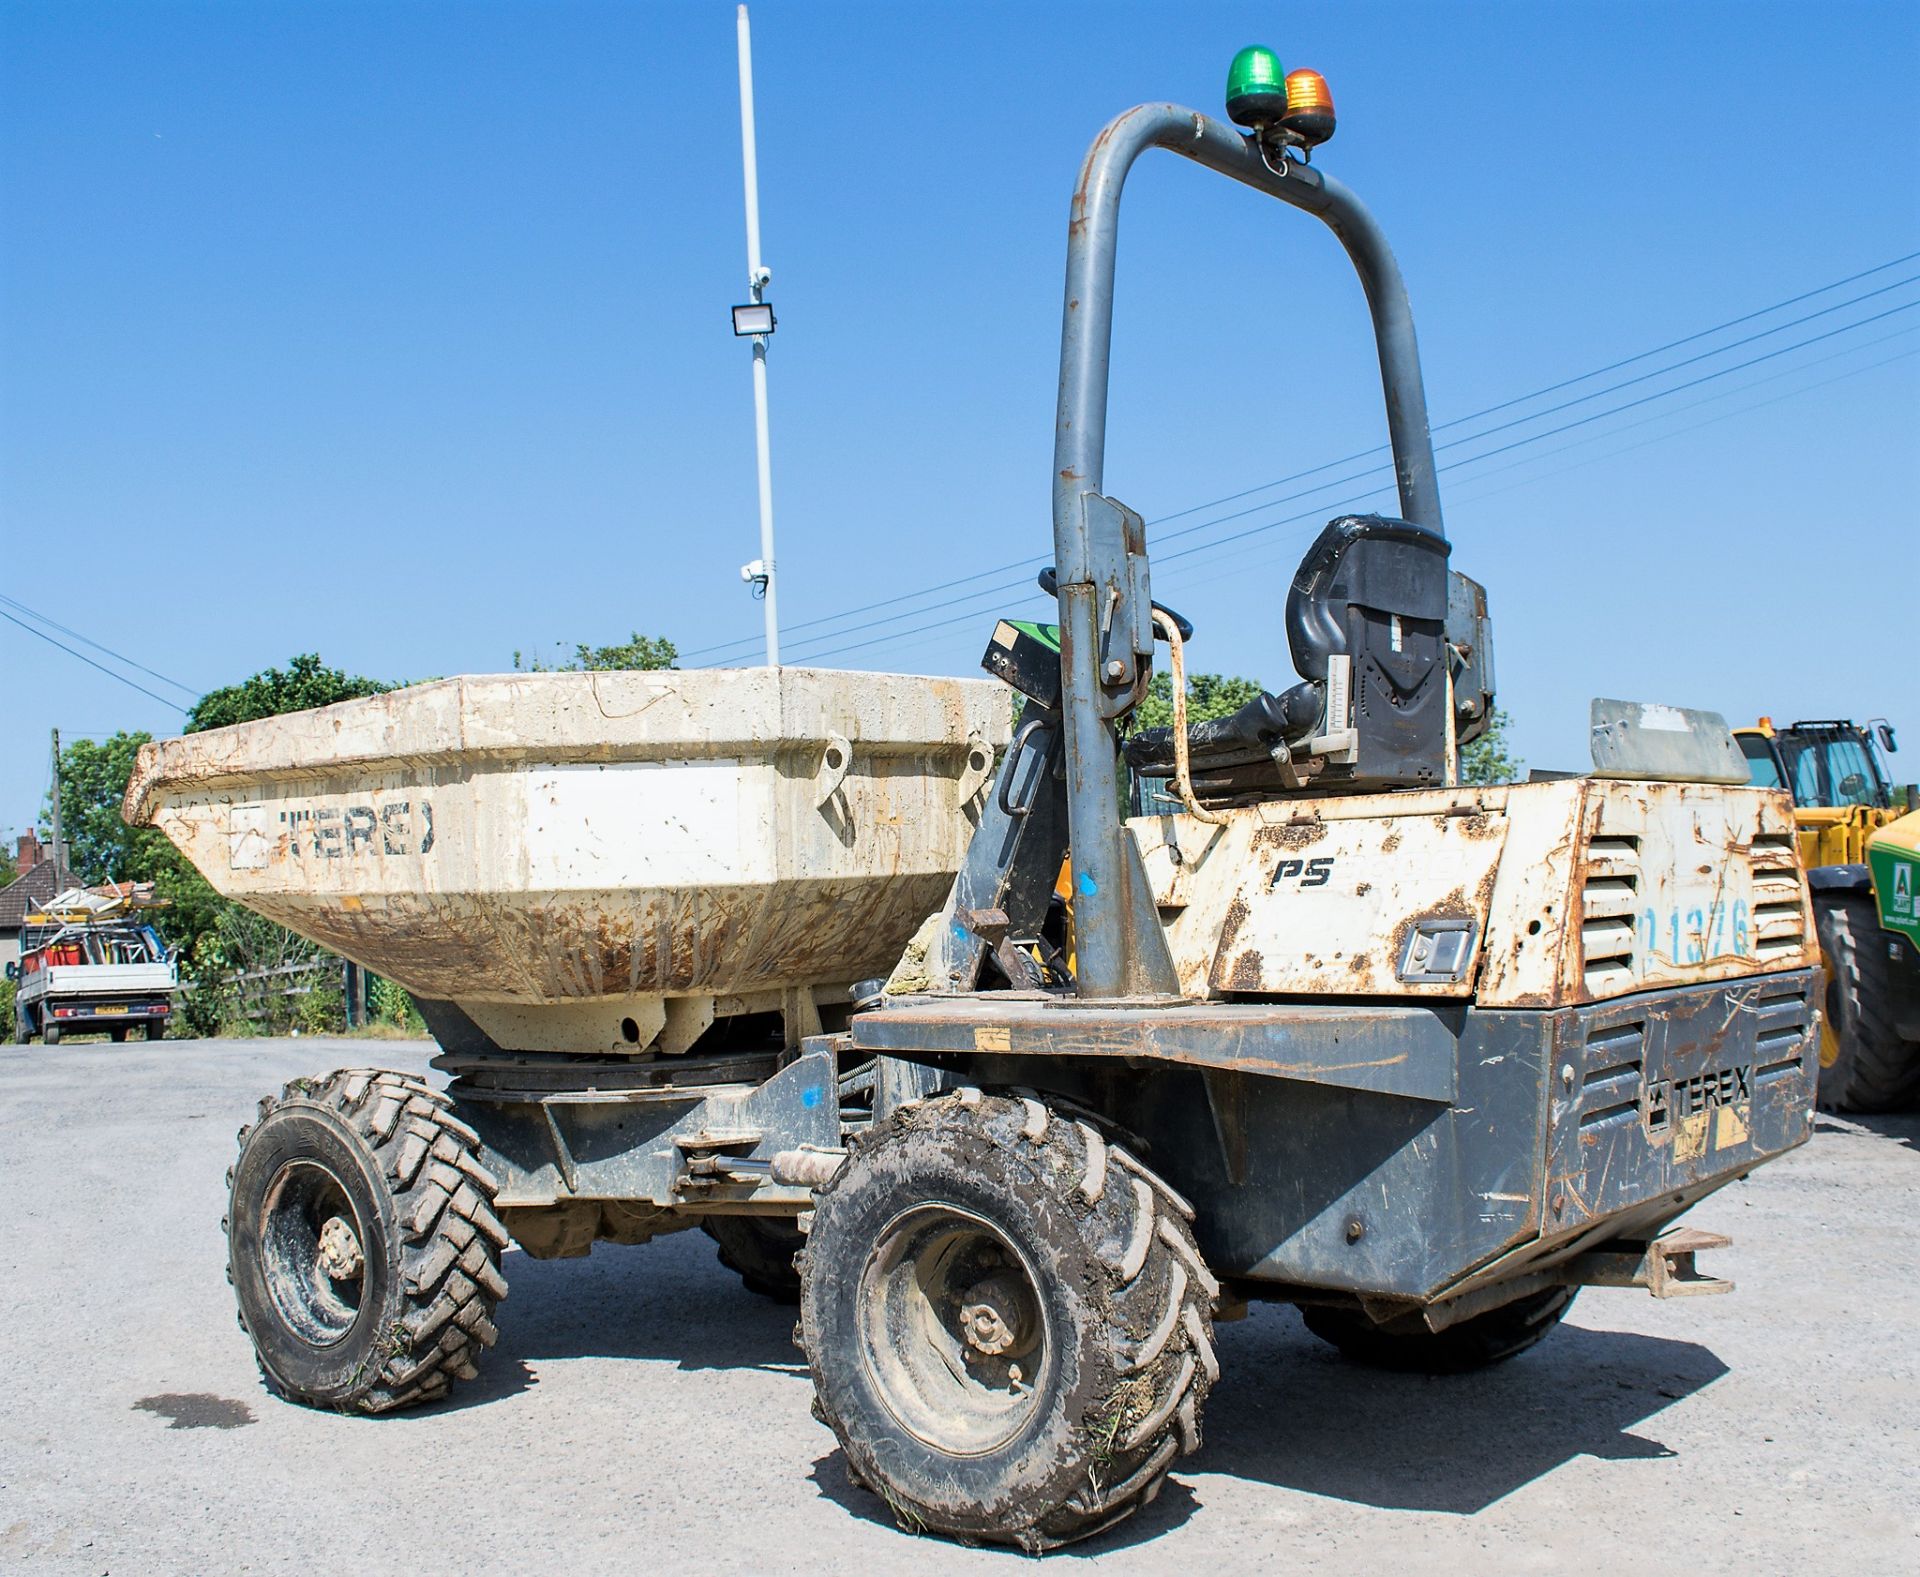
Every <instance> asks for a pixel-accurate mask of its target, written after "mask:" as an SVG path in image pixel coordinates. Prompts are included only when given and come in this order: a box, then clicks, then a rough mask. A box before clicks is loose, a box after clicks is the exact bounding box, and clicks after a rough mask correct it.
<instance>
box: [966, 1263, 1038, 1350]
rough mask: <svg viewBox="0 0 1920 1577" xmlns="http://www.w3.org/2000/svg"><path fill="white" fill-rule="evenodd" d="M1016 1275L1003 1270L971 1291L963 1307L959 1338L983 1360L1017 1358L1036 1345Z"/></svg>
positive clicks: (986, 1277)
mask: <svg viewBox="0 0 1920 1577" xmlns="http://www.w3.org/2000/svg"><path fill="white" fill-rule="evenodd" d="M1022 1290H1023V1289H1022V1282H1021V1278H1020V1275H1019V1273H1018V1272H1017V1271H1006V1270H1000V1271H996V1272H994V1274H992V1275H990V1276H985V1277H982V1278H981V1279H980V1280H979V1281H977V1282H975V1283H974V1284H973V1285H972V1286H971V1287H969V1288H968V1289H967V1291H966V1293H965V1295H964V1298H963V1301H962V1302H961V1305H960V1335H961V1338H962V1339H963V1340H964V1341H965V1342H966V1344H967V1346H968V1347H969V1348H971V1349H972V1350H973V1351H974V1352H976V1353H978V1354H979V1355H980V1356H981V1357H983V1358H1009V1357H1011V1358H1018V1357H1021V1356H1023V1355H1024V1354H1025V1353H1026V1352H1027V1351H1028V1349H1030V1348H1031V1347H1032V1346H1033V1344H1034V1337H1033V1336H1032V1335H1031V1334H1029V1333H1028V1332H1029V1328H1030V1327H1031V1326H1032V1325H1033V1323H1034V1322H1033V1321H1032V1320H1030V1319H1025V1318H1022V1310H1023V1309H1025V1308H1026V1307H1027V1303H1028V1300H1027V1299H1026V1298H1024V1297H1023V1296H1022V1295H1021V1294H1022Z"/></svg>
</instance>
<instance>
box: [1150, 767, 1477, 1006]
mask: <svg viewBox="0 0 1920 1577" xmlns="http://www.w3.org/2000/svg"><path fill="white" fill-rule="evenodd" d="M1508 792H1509V791H1508V790H1505V789H1493V790H1485V789H1483V790H1453V791H1444V792H1420V793H1408V794H1395V795H1365V796H1356V797H1353V798H1350V799H1348V800H1345V801H1339V800H1332V799H1324V800H1314V801H1295V802H1284V801H1283V802H1277V803H1275V804H1271V805H1259V806H1254V807H1251V808H1249V809H1247V810H1245V811H1238V812H1233V813H1230V814H1229V819H1228V823H1227V825H1226V826H1224V827H1222V828H1218V829H1211V828H1208V827H1206V826H1204V825H1202V824H1200V823H1198V822H1195V821H1193V820H1192V819H1191V818H1190V817H1159V818H1154V819H1152V820H1141V821H1137V822H1135V823H1133V827H1134V830H1135V832H1136V835H1138V836H1140V837H1141V838H1142V841H1143V844H1144V845H1145V849H1144V851H1143V852H1145V854H1146V856H1147V863H1148V870H1149V879H1150V880H1151V881H1153V883H1154V887H1155V898H1156V901H1157V902H1159V903H1161V904H1162V905H1163V908H1165V909H1169V910H1174V911H1177V912H1175V913H1173V914H1172V915H1171V916H1170V920H1169V926H1168V932H1169V938H1170V940H1171V941H1172V942H1173V947H1174V956H1175V960H1176V965H1177V967H1178V968H1179V970H1180V974H1181V983H1182V986H1183V988H1184V989H1185V990H1186V991H1187V992H1188V994H1189V995H1202V994H1204V995H1218V994H1222V993H1249V994H1252V993H1261V994H1272V995H1280V994H1289V995H1292V994H1315V995H1326V996H1412V997H1467V996H1471V995H1472V993H1473V981H1474V976H1475V973H1476V970H1475V960H1476V958H1477V955H1478V952H1479V948H1480V945H1481V939H1482V938H1483V937H1484V935H1485V932H1486V927H1487V924H1488V900H1489V898H1490V896H1491V893H1492V888H1493V882H1494V878H1495V875H1496V873H1497V872H1498V870H1499V866H1500V855H1501V849H1502V847H1503V845H1504V843H1505V841H1506V820H1505V815H1504V808H1503V807H1504V803H1505V799H1506V796H1507V794H1508ZM1427 922H1465V928H1464V933H1463V934H1464V936H1465V952H1464V953H1463V954H1462V955H1461V958H1460V966H1461V967H1460V968H1458V969H1457V970H1455V971H1453V972H1452V973H1451V974H1450V975H1449V976H1448V977H1446V978H1440V977H1436V976H1433V975H1431V974H1430V973H1423V972H1422V971H1420V969H1419V968H1418V964H1419V961H1418V960H1417V959H1414V958H1411V957H1410V950H1411V949H1413V948H1415V947H1416V946H1417V944H1418V943H1419V941H1420V938H1421V936H1422V934H1423V931H1424V928H1425V926H1426V923H1427ZM1441 929H1443V930H1444V929H1446V927H1445V925H1444V924H1443V925H1442V926H1441Z"/></svg>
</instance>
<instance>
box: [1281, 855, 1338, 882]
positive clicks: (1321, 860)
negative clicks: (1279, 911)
mask: <svg viewBox="0 0 1920 1577" xmlns="http://www.w3.org/2000/svg"><path fill="white" fill-rule="evenodd" d="M1332 879H1333V856H1332V855H1331V854H1319V855H1315V856H1314V858H1312V859H1310V860H1282V861H1281V862H1280V863H1279V864H1278V865H1276V866H1275V867H1274V869H1273V880H1272V881H1271V882H1270V883H1268V886H1269V887H1270V888H1272V887H1278V886H1279V885H1280V884H1281V883H1282V882H1286V881H1297V882H1299V884H1300V885H1301V886H1302V887H1324V886H1326V885H1327V883H1328V882H1329V881H1331V880H1332Z"/></svg>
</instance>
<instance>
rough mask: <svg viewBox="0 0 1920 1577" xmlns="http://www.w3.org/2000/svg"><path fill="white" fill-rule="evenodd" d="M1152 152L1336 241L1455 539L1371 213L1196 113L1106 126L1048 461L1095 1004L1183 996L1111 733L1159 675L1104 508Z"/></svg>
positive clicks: (1424, 498)
mask: <svg viewBox="0 0 1920 1577" xmlns="http://www.w3.org/2000/svg"><path fill="white" fill-rule="evenodd" d="M1148 148H1165V149H1168V150H1169V151H1171V152H1173V153H1177V154H1179V155H1180V156H1181V157H1183V158H1187V159H1191V160H1193V161H1194V163H1196V164H1203V165H1205V166H1206V167H1207V168H1208V169H1211V170H1217V171H1219V172H1220V173H1221V174H1222V175H1228V176H1231V177H1232V178H1233V179H1234V180H1236V181H1239V182H1241V183H1242V184H1244V185H1247V186H1251V187H1253V188H1254V190H1256V191H1259V192H1264V193H1265V194H1266V195H1267V196H1269V197H1277V198H1279V199H1280V201H1281V202H1283V203H1289V204H1291V205H1292V206H1293V207H1295V208H1299V209H1303V210H1304V211H1306V212H1307V213H1310V214H1313V215H1314V216H1315V217H1316V218H1318V219H1320V220H1321V221H1322V222H1323V223H1324V224H1325V225H1326V226H1327V227H1328V228H1329V229H1330V230H1332V231H1333V233H1334V234H1335V235H1336V236H1337V237H1339V240H1340V244H1341V245H1342V246H1344V247H1345V248H1346V251H1347V256H1348V257H1349V259H1351V260H1352V263H1353V267H1354V271H1355V272H1356V273H1357V274H1358V275H1359V276H1360V283H1361V285H1362V287H1363V288H1364V289H1365V291H1366V295H1367V306H1368V309H1369V311H1370V312H1371V313H1372V317H1373V333H1374V340H1375V344H1376V346H1377V348H1378V351H1379V357H1380V382H1381V387H1382V390H1383V392H1384V394H1385V396H1386V405H1387V432H1388V436H1389V439H1390V440H1391V443H1392V446H1393V464H1394V476H1395V480H1396V482H1397V484H1398V487H1399V493H1400V513H1401V515H1402V517H1403V518H1405V519H1407V520H1411V521H1414V522H1416V523H1417V524H1420V525H1424V526H1430V527H1432V528H1433V529H1434V530H1435V531H1443V530H1444V527H1443V525H1442V522H1441V516H1440V489H1439V483H1438V480H1437V478H1436V475H1435V469H1434V463H1433V442H1432V439H1431V438H1430V437H1429V435H1428V430H1427V396H1426V390H1425V387H1424V385H1423V384H1422V381H1421V377H1420V350H1419V346H1418V344H1417V343H1416V342H1415V339H1414V332H1413V312H1412V309H1411V308H1410V307H1409V306H1408V305H1407V292H1406V286H1405V284H1404V283H1403V282H1402V280H1401V278H1400V267H1399V265H1398V264H1397V263H1396V262H1395V261H1394V258H1393V252H1392V250H1391V249H1390V248H1389V247H1388V245H1387V241H1386V237H1385V236H1384V235H1383V234H1382V233H1381V230H1380V227H1379V225H1378V224H1376V223H1375V222H1374V219H1373V216H1372V214H1370V213H1368V212H1367V209H1366V207H1365V205H1363V204H1362V203H1361V201H1360V200H1359V198H1357V197H1355V196H1354V195H1353V193H1351V192H1350V191H1348V190H1347V189H1346V187H1344V186H1342V185H1341V184H1340V183H1339V182H1338V181H1336V180H1333V179H1332V178H1330V177H1328V176H1326V175H1323V174H1321V173H1320V172H1319V171H1318V170H1315V169H1313V168H1312V167H1311V166H1308V165H1303V164H1293V163H1289V162H1281V163H1278V164H1269V163H1268V160H1267V157H1266V156H1265V155H1264V154H1263V152H1262V150H1261V148H1260V146H1259V144H1258V143H1257V142H1256V140H1255V139H1254V138H1252V137H1248V136H1242V135H1241V134H1240V133H1239V132H1237V131H1234V130H1231V129H1230V128H1228V127H1226V126H1223V125H1221V124H1220V123H1219V122H1218V121H1215V120H1212V119H1210V118H1208V117H1207V116H1205V115H1202V114H1200V113H1199V112H1198V111H1197V110H1190V109H1183V108H1182V107H1181V106H1179V105H1177V104H1142V105H1139V106H1137V107H1136V108H1134V109H1130V110H1128V111H1127V112H1126V113H1125V114H1123V115H1121V116H1119V117H1118V118H1117V119H1115V120H1113V121H1112V122H1110V123H1109V124H1108V125H1107V127H1106V128H1105V129H1104V130H1103V131H1102V132H1101V133H1100V135H1099V136H1097V137H1096V138H1094V140H1093V146H1092V147H1091V148H1089V149H1088V150H1087V157H1086V161H1085V162H1084V163H1083V164H1082V165H1081V168H1080V182H1079V185H1078V186H1076V187H1075V188H1074V193H1073V215H1072V221H1071V223H1070V224H1069V225H1068V227H1067V288H1066V305H1065V309H1064V312H1063V314H1062V322H1061V330H1060V405H1059V414H1058V418H1057V422H1056V426H1055V430H1054V451H1053V470H1054V476H1053V543H1054V564H1055V566H1056V568H1057V571H1058V576H1059V602H1060V632H1061V654H1062V668H1063V691H1064V706H1065V711H1066V727H1067V738H1068V747H1069V748H1068V758H1067V759H1068V770H1067V805H1068V817H1069V825H1070V827H1071V829H1072V831H1071V840H1072V863H1073V884H1074V898H1075V910H1074V921H1075V925H1074V930H1075V939H1076V947H1077V954H1078V956H1077V964H1078V968H1077V970H1076V978H1077V981H1078V990H1079V994H1080V995H1081V996H1082V997H1087V998H1110V997H1116V996H1126V995H1140V994H1154V993H1162V992H1168V991H1171V990H1173V989H1174V983H1173V982H1172V979H1171V976H1172V965H1171V962H1170V960H1169V959H1168V957H1167V949H1166V941H1165V937H1164V934H1163V933H1162V932H1161V930H1160V927H1159V924H1158V922H1157V917H1156V916H1155V912H1154V909H1153V905H1152V901H1151V897H1150V895H1148V893H1147V892H1146V887H1145V873H1144V871H1143V870H1142V868H1141V865H1140V860H1139V855H1138V853H1137V851H1136V850H1135V849H1134V846H1133V843H1132V840H1131V839H1129V838H1127V837H1126V836H1125V829H1124V828H1123V827H1122V825H1121V822H1120V811H1119V790H1118V781H1117V762H1116V758H1115V752H1114V740H1113V733H1112V729H1111V726H1110V724H1111V720H1112V719H1113V718H1116V717H1118V716H1120V715H1122V714H1124V713H1125V712H1126V711H1127V710H1129V709H1130V708H1131V707H1132V706H1133V705H1134V704H1136V702H1137V701H1138V700H1139V698H1140V694H1141V692H1142V691H1143V690H1144V687H1145V684H1146V680H1147V676H1148V673H1149V670H1150V659H1151V656H1152V652H1153V623H1152V609H1151V600H1152V599H1151V596H1150V594H1149V591H1148V582H1147V551H1146V534H1145V527H1144V524H1143V522H1142V521H1141V519H1140V517H1139V516H1138V515H1135V514H1134V513H1133V512H1132V511H1131V510H1128V509H1126V508H1125V507H1124V506H1122V505H1119V504H1117V503H1115V502H1114V501H1113V500H1111V499H1108V498H1106V497H1103V496H1102V494H1101V487H1102V482H1103V474H1104V468H1105V461H1106V437H1107V379H1108V359H1109V356H1110V354H1111V350H1112V344H1113V281H1114V256H1115V251H1116V248H1117V244H1118V240H1119V230H1120V196H1121V189H1122V187H1123V186H1124V185H1125V183H1126V178H1127V172H1128V171H1129V170H1130V169H1132V167H1133V162H1134V160H1135V159H1137V158H1138V157H1139V156H1140V155H1141V154H1142V153H1143V152H1145V151H1146V150H1147V149H1148Z"/></svg>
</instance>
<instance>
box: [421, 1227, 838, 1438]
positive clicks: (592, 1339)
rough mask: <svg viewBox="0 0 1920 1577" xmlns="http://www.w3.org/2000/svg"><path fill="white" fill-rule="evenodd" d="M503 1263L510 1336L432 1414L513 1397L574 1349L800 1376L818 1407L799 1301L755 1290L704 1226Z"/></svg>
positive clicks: (800, 1400)
mask: <svg viewBox="0 0 1920 1577" xmlns="http://www.w3.org/2000/svg"><path fill="white" fill-rule="evenodd" d="M500 1268H501V1270H502V1272H503V1273H504V1274H505V1276H506V1278H507V1297H506V1301H505V1302H504V1303H502V1304H501V1305H500V1308H499V1311H498V1313H497V1315H496V1316H495V1321H496V1323H497V1324H498V1325H499V1327H500V1340H499V1342H498V1343H497V1344H496V1345H495V1346H494V1348H493V1350H492V1351H490V1352H489V1353H487V1354H486V1356H485V1357H484V1358H482V1359H481V1361H480V1374H479V1377H478V1378H477V1379H474V1380H470V1381H467V1382H466V1383H465V1384H462V1385H458V1386H455V1387H454V1390H453V1394H452V1395H451V1396H450V1397H449V1398H448V1399H447V1400H446V1401H445V1402H443V1403H441V1404H439V1405H438V1406H435V1407H431V1408H428V1409H426V1410H425V1412H424V1413H423V1414H422V1415H420V1416H429V1415H431V1414H434V1413H441V1412H451V1411H455V1410H457V1409H460V1408H465V1407H478V1406H483V1405H485V1404H487V1403H490V1402H497V1401H499V1400H501V1399H502V1398H503V1397H510V1396H512V1395H514V1394H515V1393H517V1392H520V1391H524V1390H527V1389H528V1388H529V1387H531V1386H533V1385H536V1384H538V1383H539V1382H538V1379H537V1377H536V1375H535V1370H536V1369H537V1367H538V1366H539V1365H540V1364H541V1363H544V1362H550V1361H558V1360H564V1359H569V1358H631V1359H639V1360H651V1361H656V1362H658V1361H665V1362H670V1363H673V1364H676V1365H677V1366H678V1367H679V1368H681V1369H759V1370H761V1371H763V1372H766V1373H769V1374H782V1375H790V1376H792V1377H793V1378H794V1379H795V1380H797V1381H799V1382H801V1383H802V1387H805V1388H802V1387H796V1391H795V1397H796V1405H797V1406H800V1407H804V1406H806V1398H807V1396H808V1395H809V1394H810V1390H811V1388H810V1387H808V1386H806V1380H807V1366H806V1360H805V1359H803V1358H802V1357H801V1355H800V1350H799V1349H798V1348H797V1347H795V1346H794V1344H793V1326H794V1321H795V1319H796V1317H797V1311H796V1310H795V1309H793V1308H791V1307H789V1306H787V1305H783V1304H777V1303H774V1302H773V1301H772V1300H771V1299H768V1298H763V1297H761V1296H760V1295H759V1294H757V1293H753V1292H749V1291H748V1290H747V1289H746V1288H745V1287H744V1286H742V1285H741V1283H740V1278H739V1277H737V1276H736V1275H734V1274H733V1272H732V1271H730V1270H728V1269H726V1268H725V1267H724V1266H723V1265H721V1264H720V1262H719V1261H718V1259H716V1258H715V1255H714V1244H713V1240H712V1239H711V1238H709V1237H707V1235H706V1234H705V1233H703V1232H681V1233H676V1234H674V1235H673V1236H672V1237H670V1238H664V1239H660V1240H657V1241H655V1242H652V1243H643V1244H640V1245H639V1246H637V1247H622V1246H620V1245H618V1244H611V1243H602V1244H599V1245H597V1246H596V1247H595V1248H594V1250H593V1252H592V1253H591V1254H589V1255H588V1256H586V1257H585V1258H584V1259H548V1260H541V1259H533V1258H531V1257H530V1256H528V1255H526V1254H523V1253H520V1252H518V1251H517V1250H516V1251H513V1252H511V1253H509V1254H508V1255H507V1257H506V1260H505V1261H504V1262H503V1263H502V1265H501V1267H500ZM395 1416H397V1417H404V1416H407V1415H405V1414H397V1415H395Z"/></svg>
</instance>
